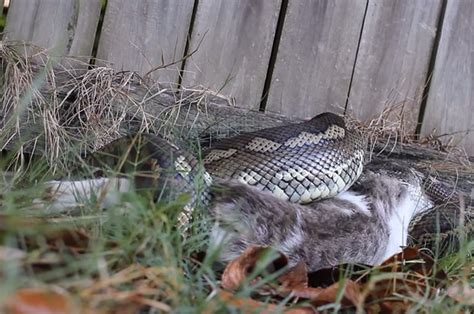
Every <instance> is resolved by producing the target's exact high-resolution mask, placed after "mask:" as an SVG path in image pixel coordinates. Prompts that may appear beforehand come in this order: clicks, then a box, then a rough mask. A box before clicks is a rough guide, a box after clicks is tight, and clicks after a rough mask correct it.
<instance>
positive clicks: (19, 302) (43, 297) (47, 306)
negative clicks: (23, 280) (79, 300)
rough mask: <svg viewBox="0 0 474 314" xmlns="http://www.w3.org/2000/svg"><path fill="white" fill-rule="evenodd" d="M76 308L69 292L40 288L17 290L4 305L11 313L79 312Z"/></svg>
mask: <svg viewBox="0 0 474 314" xmlns="http://www.w3.org/2000/svg"><path fill="white" fill-rule="evenodd" d="M75 308H76V307H75V306H74V302H73V301H72V299H71V297H70V296H69V295H68V294H67V293H65V292H58V291H52V290H45V289H39V288H26V289H20V290H17V291H16V292H15V294H13V295H12V296H10V297H9V298H8V300H7V301H6V303H5V305H4V309H5V312H7V313H11V314H23V313H25V314H26V313H42V314H59V313H75V312H77V311H74V309H75Z"/></svg>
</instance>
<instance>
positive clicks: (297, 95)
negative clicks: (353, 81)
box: [266, 0, 366, 118]
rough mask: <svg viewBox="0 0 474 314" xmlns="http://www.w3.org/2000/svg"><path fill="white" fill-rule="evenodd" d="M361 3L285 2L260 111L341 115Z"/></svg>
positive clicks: (326, 0) (302, 115) (362, 0)
mask: <svg viewBox="0 0 474 314" xmlns="http://www.w3.org/2000/svg"><path fill="white" fill-rule="evenodd" d="M365 8H366V0H356V1H352V0H351V1H332V0H318V1H313V0H304V1H303V0H300V1H289V3H288V9H287V12H286V18H285V23H284V26H283V32H282V37H281V41H280V46H279V49H278V54H277V59H276V63H275V69H274V72H273V76H272V81H271V85H270V90H269V95H268V100H267V106H266V111H270V112H278V113H282V114H284V115H287V116H291V117H299V118H307V117H311V116H314V115H316V114H318V113H320V112H323V111H328V110H330V111H333V112H344V106H345V102H346V97H347V92H348V89H349V83H350V78H351V74H352V68H353V66H354V60H355V55H356V51H357V43H358V40H359V36H360V30H361V27H362V21H363V17H364V12H365Z"/></svg>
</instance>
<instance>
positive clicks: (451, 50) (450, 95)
mask: <svg viewBox="0 0 474 314" xmlns="http://www.w3.org/2000/svg"><path fill="white" fill-rule="evenodd" d="M473 20H474V2H472V1H470V0H459V1H448V3H447V6H446V13H445V18H444V23H443V29H442V33H441V38H440V43H439V47H438V54H437V58H436V61H435V65H434V71H433V77H432V82H431V88H430V91H429V94H428V99H427V102H426V109H425V116H424V118H423V124H422V129H421V131H422V134H424V135H429V134H431V133H432V132H433V131H434V130H436V131H437V134H438V135H442V134H445V136H443V137H441V139H442V140H447V139H449V138H450V137H453V138H454V139H455V143H459V144H460V145H462V146H464V147H465V148H466V151H467V152H468V154H470V155H473V154H474V136H472V134H473V132H474V59H473V52H474V38H473V36H472V34H473V33H474V26H473V24H472V21H473Z"/></svg>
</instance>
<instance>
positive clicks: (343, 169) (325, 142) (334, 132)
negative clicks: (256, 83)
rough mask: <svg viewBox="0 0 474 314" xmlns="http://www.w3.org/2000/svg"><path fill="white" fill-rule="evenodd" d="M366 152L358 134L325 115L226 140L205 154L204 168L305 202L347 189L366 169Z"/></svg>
mask: <svg viewBox="0 0 474 314" xmlns="http://www.w3.org/2000/svg"><path fill="white" fill-rule="evenodd" d="M364 151H365V150H364V141H363V139H362V136H361V134H360V133H359V132H357V131H355V130H350V129H348V128H347V127H346V125H345V123H344V119H343V118H342V117H340V116H338V115H336V114H333V113H323V114H320V115H318V116H316V117H314V118H313V119H311V120H309V121H306V122H302V123H295V124H290V125H287V126H284V127H274V128H268V129H264V130H260V131H257V132H251V133H244V134H241V135H238V136H235V137H232V138H228V139H224V140H221V141H219V142H218V143H217V144H216V145H215V146H214V147H213V148H212V149H211V150H209V151H207V152H206V153H205V157H204V166H205V168H206V170H207V171H209V173H210V174H211V175H212V176H215V177H219V178H223V179H234V180H237V181H240V182H242V183H245V184H248V185H251V186H254V187H256V188H257V189H259V190H261V191H268V192H271V193H273V194H274V195H275V196H276V197H278V198H280V199H284V200H289V201H290V202H292V203H301V204H306V203H309V202H312V201H315V200H318V199H323V198H328V197H332V196H335V195H337V194H339V193H341V192H342V191H345V190H347V189H348V188H349V187H350V186H351V185H352V184H353V183H354V182H355V181H356V180H357V178H358V177H359V176H360V174H361V172H362V168H363V164H364Z"/></svg>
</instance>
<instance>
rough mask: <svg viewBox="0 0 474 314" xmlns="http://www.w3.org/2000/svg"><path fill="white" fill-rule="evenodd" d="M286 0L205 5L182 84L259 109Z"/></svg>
mask: <svg viewBox="0 0 474 314" xmlns="http://www.w3.org/2000/svg"><path fill="white" fill-rule="evenodd" d="M280 6H281V0H274V1H255V0H240V1H221V0H200V1H199V6H198V8H197V13H196V19H195V24H194V27H193V33H192V36H191V45H190V50H193V49H196V48H197V47H198V46H199V44H200V43H201V41H202V43H201V44H200V46H199V49H198V51H197V52H196V54H195V55H193V56H192V57H191V58H190V59H189V60H187V61H186V67H185V73H184V80H183V84H184V85H185V86H186V85H188V86H189V85H201V86H204V87H206V88H210V89H212V90H214V91H218V92H221V93H223V94H226V95H228V96H230V97H233V98H234V99H235V101H236V103H237V104H238V105H239V106H242V107H245V108H251V109H258V108H259V104H260V99H261V96H262V93H263V85H264V82H265V77H266V73H267V68H268V63H269V60H270V54H271V49H272V44H273V39H274V35H275V29H276V23H277V20H278V14H279V11H280Z"/></svg>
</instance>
